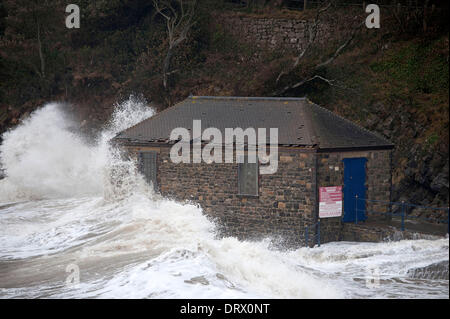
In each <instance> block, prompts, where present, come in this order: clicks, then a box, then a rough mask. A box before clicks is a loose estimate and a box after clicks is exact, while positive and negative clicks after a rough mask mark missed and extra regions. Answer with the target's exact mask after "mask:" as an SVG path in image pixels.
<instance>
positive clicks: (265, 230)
mask: <svg viewBox="0 0 450 319" xmlns="http://www.w3.org/2000/svg"><path fill="white" fill-rule="evenodd" d="M156 149H157V150H158V152H159V156H158V160H157V162H158V185H159V190H160V192H161V194H162V195H164V196H168V197H171V198H174V199H177V200H189V201H193V202H196V203H199V204H200V205H201V207H202V208H203V210H204V212H205V213H206V214H207V215H208V216H210V217H212V218H213V219H215V220H216V221H217V222H218V225H219V228H220V229H221V235H223V236H236V237H237V238H240V239H260V238H262V237H267V236H271V237H278V236H280V237H282V238H283V242H284V243H285V244H288V245H289V246H291V245H296V246H298V245H303V241H304V229H305V227H306V226H308V225H311V224H313V223H315V220H316V212H315V199H314V198H315V184H314V178H313V176H314V157H315V155H314V154H315V153H314V151H313V150H311V149H300V148H297V149H294V148H284V149H283V148H279V163H278V170H277V172H276V173H275V174H271V175H259V190H258V194H259V195H258V196H243V195H239V194H238V164H236V163H211V164H207V163H204V162H202V163H198V164H195V163H188V164H187V163H177V164H175V163H173V162H172V161H171V160H170V157H169V152H170V147H169V146H161V147H158V148H156ZM131 150H132V151H139V148H131Z"/></svg>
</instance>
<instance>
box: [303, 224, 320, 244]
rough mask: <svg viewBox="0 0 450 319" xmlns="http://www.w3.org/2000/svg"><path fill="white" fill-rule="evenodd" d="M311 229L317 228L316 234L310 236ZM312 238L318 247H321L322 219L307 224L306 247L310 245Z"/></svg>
mask: <svg viewBox="0 0 450 319" xmlns="http://www.w3.org/2000/svg"><path fill="white" fill-rule="evenodd" d="M310 229H313V230H314V229H316V232H315V235H314V236H312V237H310V235H309V231H310ZM310 239H312V243H313V244H314V242H315V244H317V246H318V247H320V219H319V221H318V222H317V223H315V224H313V225H311V226H306V227H305V245H306V247H309V240H310Z"/></svg>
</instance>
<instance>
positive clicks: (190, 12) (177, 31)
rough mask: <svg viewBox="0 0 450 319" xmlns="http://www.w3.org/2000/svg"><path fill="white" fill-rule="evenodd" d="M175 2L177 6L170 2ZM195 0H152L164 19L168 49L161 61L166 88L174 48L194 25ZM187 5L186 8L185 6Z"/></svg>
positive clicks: (184, 38) (185, 37)
mask: <svg viewBox="0 0 450 319" xmlns="http://www.w3.org/2000/svg"><path fill="white" fill-rule="evenodd" d="M174 2H175V3H177V7H175V6H174V5H172V3H174ZM196 4H197V0H191V1H189V2H188V3H187V4H185V3H184V1H183V0H176V1H170V0H153V6H154V7H155V9H156V11H157V13H159V14H160V15H161V16H162V17H163V18H164V19H166V27H167V36H168V42H169V43H168V49H167V53H166V57H165V59H164V62H163V67H162V69H163V70H162V71H163V72H162V73H163V85H164V88H165V89H167V77H168V75H169V74H171V73H169V68H170V61H171V59H172V56H173V52H174V49H175V48H176V47H177V46H178V45H180V44H181V43H182V42H183V41H184V40H186V39H187V34H188V32H189V31H190V29H191V27H192V26H193V25H194V23H195V22H194V21H193V20H194V15H195V8H196ZM185 5H186V6H187V9H186V8H185Z"/></svg>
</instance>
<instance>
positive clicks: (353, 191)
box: [343, 158, 367, 222]
mask: <svg viewBox="0 0 450 319" xmlns="http://www.w3.org/2000/svg"><path fill="white" fill-rule="evenodd" d="M366 162H367V159H366V158H344V218H343V221H344V222H355V221H364V220H366V218H367V217H366V203H365V201H363V200H358V201H357V200H356V195H358V198H360V199H365V198H366V186H365V184H366Z"/></svg>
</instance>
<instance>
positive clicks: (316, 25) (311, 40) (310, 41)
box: [276, 1, 333, 83]
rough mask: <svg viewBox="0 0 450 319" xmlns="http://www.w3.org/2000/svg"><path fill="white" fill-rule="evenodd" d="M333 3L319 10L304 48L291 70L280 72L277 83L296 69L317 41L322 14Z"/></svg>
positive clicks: (331, 2)
mask: <svg viewBox="0 0 450 319" xmlns="http://www.w3.org/2000/svg"><path fill="white" fill-rule="evenodd" d="M332 4H333V1H330V2H329V3H328V5H326V6H325V7H323V8H321V9H319V10H317V13H316V17H315V18H314V23H313V24H312V26H311V27H310V28H309V37H308V43H307V44H306V46H305V47H304V48H303V50H302V51H300V53H299V55H298V56H297V57H296V59H295V62H294V64H293V65H292V66H291V67H290V68H289V70H287V71H281V72H280V74H279V75H278V77H277V80H276V83H278V82H279V81H280V79H281V77H282V76H284V75H287V74H289V73H290V72H292V70H293V69H295V68H296V67H297V66H298V65H299V63H300V60H301V59H302V58H303V57H304V56H305V54H306V52H307V51H309V49H310V48H311V46H312V44H313V43H314V42H315V40H316V37H317V33H318V29H319V22H320V16H321V15H322V14H323V13H324V12H325V11H327V10H328V9H329V8H330V7H331V5H332Z"/></svg>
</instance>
